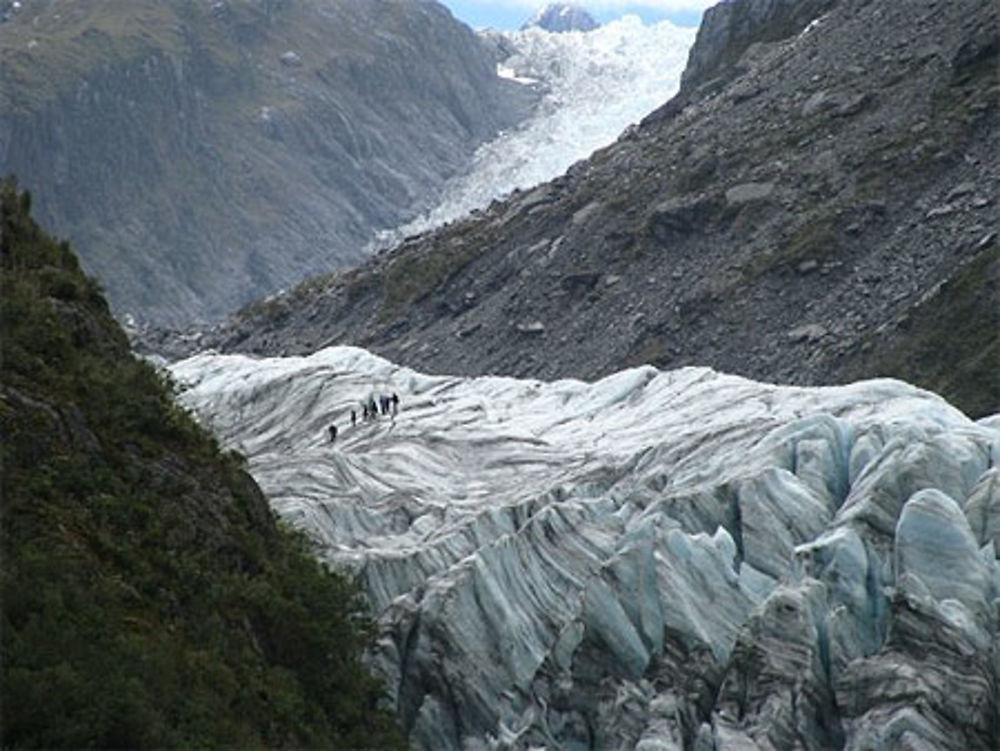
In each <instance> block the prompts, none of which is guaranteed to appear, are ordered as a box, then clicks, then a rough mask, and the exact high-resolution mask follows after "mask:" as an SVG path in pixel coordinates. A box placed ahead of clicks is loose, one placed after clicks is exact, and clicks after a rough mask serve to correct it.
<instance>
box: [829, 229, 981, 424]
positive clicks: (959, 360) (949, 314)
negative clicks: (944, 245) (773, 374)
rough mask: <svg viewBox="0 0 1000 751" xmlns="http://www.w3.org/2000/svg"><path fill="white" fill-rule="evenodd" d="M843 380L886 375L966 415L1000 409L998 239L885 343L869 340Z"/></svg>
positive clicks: (844, 372)
mask: <svg viewBox="0 0 1000 751" xmlns="http://www.w3.org/2000/svg"><path fill="white" fill-rule="evenodd" d="M867 344H868V346H867V347H865V348H864V351H863V352H860V353H858V354H856V355H855V357H854V358H852V359H851V360H850V361H849V362H847V363H846V364H845V366H844V367H843V368H842V370H841V372H840V374H839V375H840V378H841V380H854V379H856V378H871V377H874V376H890V377H894V378H902V379H904V380H907V381H909V382H910V383H915V384H917V385H919V386H920V387H922V388H926V389H930V390H932V391H935V392H937V393H938V394H940V395H941V396H943V397H944V398H945V399H947V400H948V401H949V402H951V403H952V404H954V405H955V406H956V407H958V408H959V409H961V410H962V411H963V412H965V413H966V414H968V415H969V416H970V417H973V418H978V417H983V416H985V415H988V414H993V413H995V412H997V411H998V410H1000V246H998V245H997V242H996V240H994V241H993V243H992V245H990V246H988V247H987V248H984V249H983V251H981V252H980V253H979V254H978V255H977V256H976V257H975V259H974V260H973V261H972V262H971V263H968V264H967V265H965V266H964V267H963V268H962V269H961V270H960V271H959V273H958V274H957V275H956V276H955V278H953V279H952V280H950V281H949V282H948V283H947V284H946V285H944V286H942V288H941V289H939V290H938V292H937V294H935V295H934V296H933V297H931V298H930V299H928V300H926V301H925V302H924V303H923V304H922V305H920V306H918V307H917V308H916V309H915V310H914V311H913V312H912V313H911V314H910V316H909V317H908V319H907V320H906V321H905V322H904V323H903V324H902V325H901V326H900V329H899V330H894V331H892V332H891V334H890V338H887V339H886V338H882V337H879V336H874V337H872V338H870V339H869V340H868V342H867Z"/></svg>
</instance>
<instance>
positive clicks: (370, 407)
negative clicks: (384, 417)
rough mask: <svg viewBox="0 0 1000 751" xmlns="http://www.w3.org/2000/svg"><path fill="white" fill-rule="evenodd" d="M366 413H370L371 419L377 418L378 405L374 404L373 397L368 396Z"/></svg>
mask: <svg viewBox="0 0 1000 751" xmlns="http://www.w3.org/2000/svg"><path fill="white" fill-rule="evenodd" d="M368 414H369V415H371V418H372V419H373V420H377V419H378V407H376V406H375V397H374V396H370V397H368Z"/></svg>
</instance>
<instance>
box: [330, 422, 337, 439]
mask: <svg viewBox="0 0 1000 751" xmlns="http://www.w3.org/2000/svg"><path fill="white" fill-rule="evenodd" d="M336 440H337V426H336V425H331V426H330V443H333V442H334V441H336Z"/></svg>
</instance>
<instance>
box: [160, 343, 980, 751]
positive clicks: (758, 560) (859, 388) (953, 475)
mask: <svg viewBox="0 0 1000 751" xmlns="http://www.w3.org/2000/svg"><path fill="white" fill-rule="evenodd" d="M173 372H174V374H175V376H176V378H177V379H178V382H179V383H180V384H181V385H182V387H183V388H184V391H183V392H182V396H181V398H182V400H183V402H184V403H185V404H187V405H189V406H191V407H192V408H194V409H195V410H196V412H197V414H198V415H199V416H200V417H201V418H202V420H203V421H204V422H205V423H206V424H208V425H210V426H212V428H213V429H214V431H215V432H216V435H218V436H219V438H220V440H222V441H223V443H224V444H225V445H227V446H229V447H232V448H237V449H239V450H240V451H243V452H245V453H246V454H247V456H248V458H249V467H250V469H251V471H252V472H253V474H254V476H255V477H256V478H257V479H258V481H259V482H260V483H261V486H262V488H263V489H264V490H265V492H266V493H267V495H268V497H269V499H270V500H271V502H272V504H273V505H274V507H275V508H276V509H277V510H278V512H279V513H280V515H281V516H282V517H283V518H285V519H286V520H288V521H289V522H291V523H293V524H294V525H295V526H297V527H299V528H302V529H305V530H306V531H307V532H308V533H309V534H310V536H311V537H312V538H313V539H314V540H316V541H317V544H318V546H319V551H320V554H321V555H322V556H323V557H324V558H326V559H327V560H331V561H335V562H338V563H349V564H350V565H352V566H354V567H356V569H357V570H358V571H359V573H360V576H361V579H362V581H363V582H364V585H365V588H366V591H367V593H368V595H369V598H370V600H371V601H372V603H373V607H374V609H375V613H376V614H377V616H378V618H379V621H380V624H381V636H380V638H379V640H378V646H377V649H376V655H375V664H377V665H378V666H379V667H380V671H381V672H382V674H384V675H385V676H386V678H387V681H388V685H389V686H390V689H391V692H392V695H393V699H394V700H395V703H396V707H397V709H398V711H399V714H400V718H401V721H402V722H403V723H404V726H405V727H406V729H407V731H408V732H409V733H410V737H411V739H412V740H413V741H414V742H415V744H416V745H417V746H418V747H420V748H423V749H428V750H430V749H433V750H434V751H446V750H449V749H454V750H455V751H457V750H458V749H529V748H534V749H542V748H545V749H550V750H553V751H554V750H555V749H578V750H581V751H582V750H583V749H612V748H613V749H622V750H623V751H631V750H632V749H635V750H636V751H680V750H681V749H686V750H691V749H696V750H698V751H700V750H701V749H706V750H707V749H715V751H747V750H748V749H802V750H803V751H825V750H826V749H857V750H860V749H935V751H952V750H953V751H993V750H994V749H996V748H997V747H998V744H1000V716H998V707H1000V695H998V685H1000V659H998V656H1000V620H998V612H997V608H998V605H1000V562H998V560H997V551H998V545H1000V418H998V417H997V416H994V417H993V418H990V419H986V420H982V421H980V422H979V423H976V422H973V421H971V420H969V418H967V417H966V416H965V415H963V414H962V413H961V412H960V411H958V410H957V409H955V408H954V407H952V406H951V405H949V404H947V403H946V402H945V401H944V400H942V399H941V398H940V397H938V396H936V395H934V394H931V393H929V392H926V391H922V390H920V389H916V388H914V387H912V386H910V385H908V384H905V383H901V382H899V381H890V380H878V381H868V382H859V383H855V384H851V385H849V386H841V387H835V388H795V387H787V386H773V385H767V384H761V383H756V382H753V381H749V380H746V379H742V378H738V377H733V376H727V375H723V374H720V373H718V372H715V371H712V370H710V369H708V368H682V369H679V370H673V371H669V372H660V371H657V370H655V369H653V368H650V367H641V368H635V369H632V370H628V371H624V372H620V373H617V374H615V375H612V376H609V377H608V378H606V379H603V380H601V381H598V382H596V383H584V382H580V381H574V380H562V381H555V382H551V383H543V382H539V381H534V380H516V379H511V378H498V377H492V378H457V377H452V376H426V375H423V374H420V373H417V372H414V371H412V370H409V369H407V368H402V367H398V366H396V365H394V364H392V363H390V362H388V361H385V360H383V359H381V358H378V357H376V356H373V355H371V354H370V353H368V352H365V351H363V350H359V349H356V348H351V347H336V348H330V349H327V350H323V351H320V352H317V353H315V354H314V355H311V356H309V357H306V358H301V357H288V358H267V359H260V360H258V359H254V358H250V357H246V356H242V355H210V354H206V355H200V356H196V357H194V358H191V359H190V360H186V361H183V362H181V363H178V364H176V365H175V366H174V367H173ZM379 393H386V394H388V393H396V394H398V395H399V397H400V411H399V414H398V415H396V416H394V417H392V416H382V417H380V418H379V419H378V420H377V421H374V422H371V421H368V422H360V423H359V424H358V425H357V426H356V427H351V426H350V422H349V419H348V415H349V411H350V410H351V409H355V410H358V411H359V417H360V407H359V401H361V400H365V399H367V398H368V397H369V395H370V394H375V395H377V394H379ZM331 422H336V423H337V424H339V426H340V427H341V432H340V436H339V437H338V439H337V441H336V442H335V443H334V444H333V445H331V444H330V442H329V440H328V438H327V427H328V426H329V425H330V424H331Z"/></svg>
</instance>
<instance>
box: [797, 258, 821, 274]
mask: <svg viewBox="0 0 1000 751" xmlns="http://www.w3.org/2000/svg"><path fill="white" fill-rule="evenodd" d="M818 268H819V261H817V260H816V259H815V258H810V259H808V260H805V261H802V263H800V264H799V265H798V266H796V267H795V270H796V271H798V272H799V273H800V274H811V273H812V272H813V271H816V270H817V269H818Z"/></svg>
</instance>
